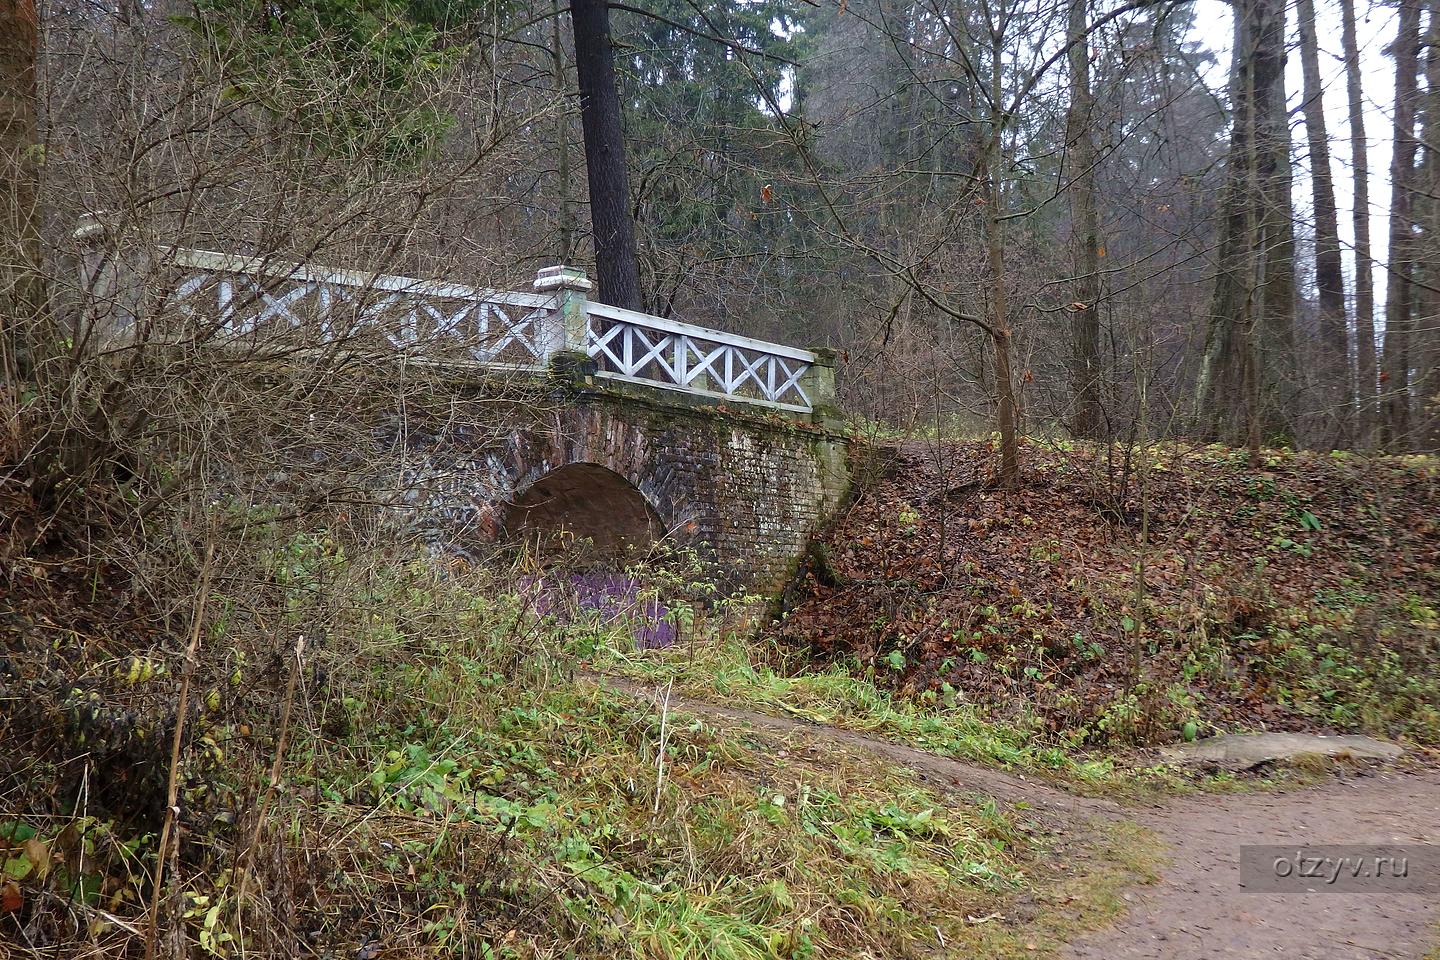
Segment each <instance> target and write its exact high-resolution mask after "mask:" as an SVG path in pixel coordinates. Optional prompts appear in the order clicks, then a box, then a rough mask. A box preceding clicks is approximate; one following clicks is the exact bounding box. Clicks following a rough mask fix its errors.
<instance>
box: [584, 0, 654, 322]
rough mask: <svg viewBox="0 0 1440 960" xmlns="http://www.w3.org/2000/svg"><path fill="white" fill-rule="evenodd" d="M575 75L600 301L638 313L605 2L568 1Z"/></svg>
mask: <svg viewBox="0 0 1440 960" xmlns="http://www.w3.org/2000/svg"><path fill="white" fill-rule="evenodd" d="M570 18H571V23H572V25H573V28H574V34H575V75H576V80H577V85H578V86H579V90H580V126H581V129H582V130H583V131H584V135H585V172H586V177H587V179H588V180H589V183H590V224H591V229H592V231H593V233H594V237H595V271H596V273H597V274H598V278H599V281H600V291H599V297H598V298H599V299H600V300H601V301H603V302H604V303H608V304H610V305H612V306H616V307H624V308H626V309H627V310H641V309H643V308H644V300H643V298H642V297H641V295H640V262H639V258H638V255H637V253H636V249H635V221H634V218H633V217H632V216H631V213H630V175H629V171H628V169H627V167H626V163H625V133H624V129H623V127H622V124H621V116H620V88H619V85H618V83H617V82H616V79H615V50H614V47H613V46H612V44H611V40H610V4H609V3H608V2H607V0H572V2H571V4H570Z"/></svg>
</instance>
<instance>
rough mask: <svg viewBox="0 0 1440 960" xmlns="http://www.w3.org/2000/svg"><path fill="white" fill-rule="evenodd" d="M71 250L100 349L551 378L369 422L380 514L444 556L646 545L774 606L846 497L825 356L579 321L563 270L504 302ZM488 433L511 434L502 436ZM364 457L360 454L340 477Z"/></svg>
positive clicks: (135, 250) (223, 262)
mask: <svg viewBox="0 0 1440 960" xmlns="http://www.w3.org/2000/svg"><path fill="white" fill-rule="evenodd" d="M77 239H81V240H85V241H89V243H88V244H87V247H88V249H87V251H86V252H87V256H86V259H85V276H84V278H83V282H84V291H85V297H86V305H85V309H86V311H87V313H88V314H89V315H90V318H91V320H92V323H93V328H92V329H93V330H94V333H95V334H96V339H97V340H105V341H113V340H122V341H123V340H133V341H134V342H136V343H152V342H153V343H157V344H168V343H171V342H177V343H181V342H183V343H186V344H207V345H214V346H217V347H221V348H225V347H228V346H234V347H236V348H239V349H242V350H246V351H252V353H251V356H256V357H258V358H259V359H262V360H263V359H264V358H266V357H274V358H277V359H278V360H282V361H283V359H284V358H286V357H288V356H291V355H293V354H294V353H296V352H297V351H304V350H309V349H310V348H313V347H317V346H320V345H326V346H327V348H328V349H327V356H328V354H329V353H331V352H333V353H334V354H337V355H344V356H348V357H351V358H359V359H360V360H362V361H369V360H370V359H371V358H372V357H373V358H377V359H378V358H382V357H400V358H405V362H406V363H407V364H408V363H412V362H418V361H419V360H421V359H423V360H425V361H426V362H435V363H438V364H443V365H444V366H445V367H447V368H449V367H451V366H459V367H460V374H461V376H460V379H461V380H462V381H464V379H465V378H466V376H467V375H468V372H469V371H471V370H474V371H493V370H497V369H498V370H517V371H521V372H522V373H523V374H528V375H532V376H543V377H545V378H546V380H545V381H544V383H545V385H546V386H547V388H548V389H547V390H546V391H545V397H544V399H545V400H546V401H554V402H535V401H536V400H537V399H540V398H537V397H536V396H534V395H533V394H534V393H535V391H520V392H519V393H520V396H518V397H512V398H511V400H510V401H507V403H508V405H507V406H505V407H504V409H503V411H497V409H496V408H494V407H491V406H488V405H486V409H485V410H484V412H483V415H480V416H476V415H474V414H467V413H465V412H464V411H466V410H473V409H474V408H473V407H472V406H471V405H468V404H458V405H457V404H452V403H448V402H445V401H446V399H447V398H445V397H436V398H430V397H429V396H428V394H427V396H424V397H416V398H414V399H413V402H407V406H406V409H405V411H404V416H403V418H401V417H400V416H398V415H395V416H392V415H391V414H390V413H388V412H386V411H385V410H383V409H382V410H380V411H378V412H376V411H372V412H371V418H372V421H371V424H370V426H371V431H372V436H373V437H374V440H375V451H374V452H376V453H380V454H382V456H381V457H379V458H378V459H377V462H383V464H384V465H383V467H380V468H378V469H377V473H376V478H375V483H374V490H375V494H376V496H375V500H376V502H377V503H380V504H388V505H391V506H394V507H395V508H397V509H396V510H395V515H396V516H397V517H398V518H399V522H400V523H401V525H402V527H404V528H406V529H409V530H411V531H412V532H416V533H419V534H420V535H421V536H422V537H423V538H424V539H425V540H427V541H429V542H432V543H433V544H435V545H436V546H437V548H440V549H444V550H454V551H461V552H467V553H468V552H471V551H474V552H476V553H482V552H483V551H485V550H487V549H490V548H491V546H492V545H494V544H496V543H497V542H509V541H514V540H518V539H524V540H526V541H527V542H528V541H529V540H530V539H531V537H532V536H534V537H535V538H536V542H540V540H541V539H543V538H545V537H547V536H549V535H552V534H553V535H555V536H557V537H560V538H562V539H563V538H564V537H570V538H571V539H575V538H581V539H589V540H591V541H592V542H594V543H595V544H606V543H610V542H612V541H613V542H616V543H618V542H622V541H626V540H634V541H638V542H640V543H641V544H642V545H643V543H644V538H646V537H653V538H655V539H657V540H664V541H666V542H668V543H673V544H676V545H678V546H682V547H685V548H693V549H695V550H696V551H697V553H699V554H701V555H704V556H708V557H710V558H712V559H713V560H715V561H716V562H717V564H718V567H717V570H718V571H719V572H718V573H717V582H720V583H722V584H726V585H729V586H733V587H737V588H739V587H743V588H745V589H748V590H751V591H759V592H763V593H771V592H774V591H778V590H779V589H780V588H781V587H782V586H783V585H784V583H785V582H786V580H787V578H788V577H789V575H790V573H791V571H792V570H793V569H794V566H795V564H796V563H797V562H798V560H799V558H800V557H801V556H802V554H803V552H804V548H805V542H806V538H807V537H808V536H809V534H810V533H811V531H813V530H814V529H815V528H816V527H817V526H818V525H819V524H820V523H822V522H824V520H825V518H826V517H828V516H829V515H830V514H831V513H832V512H833V511H834V510H835V509H836V508H837V507H838V505H839V504H840V503H841V502H842V500H843V498H844V496H845V491H846V489H847V487H848V484H849V464H848V454H849V444H848V440H847V437H846V436H845V432H844V431H843V430H842V429H839V426H840V425H839V424H838V422H837V421H836V419H835V413H836V411H835V410H834V407H833V403H834V399H833V398H834V379H833V378H834V369H833V362H834V361H833V354H831V353H830V352H828V351H811V350H802V349H798V348H795V347H789V346H785V345H783V344H777V343H767V342H765V341H761V340H756V339H752V338H750V337H743V336H739V335H736V334H730V333H725V332H723V331H719V330H712V329H709V328H706V327H701V326H696V325H694V324H689V323H683V322H680V321H676V320H669V319H666V318H663V317H655V316H650V315H648V314H643V313H635V312H632V311H628V310H619V309H616V308H614V307H610V306H607V305H604V304H600V303H595V302H592V301H591V300H590V299H589V296H588V294H589V290H590V283H589V281H588V280H587V279H586V277H585V275H584V273H583V272H582V271H580V270H577V269H575V268H571V267H555V268H550V269H547V270H542V271H541V272H540V274H539V275H538V276H537V278H536V282H535V290H534V291H533V292H531V291H527V292H507V291H497V290H487V289H482V288H476V287H470V286H465V285H462V284H455V283H448V282H443V281H431V280H419V279H415V278H411V277H403V276H392V275H388V274H378V273H365V272H359V271H349V270H335V269H330V268H325V267H320V266H316V265H314V264H304V263H288V262H283V261H279V260H275V259H273V258H269V257H264V258H260V257H244V256H234V255H228V254H222V253H214V252H210V251H203V250H191V249H179V248H163V249H159V250H156V249H154V248H149V247H141V246H140V245H138V244H135V245H130V246H124V245H117V244H114V243H106V242H103V241H104V240H105V235H104V231H103V229H101V228H99V226H98V224H94V223H92V224H90V225H88V226H86V227H82V230H81V231H77ZM102 248H103V249H102ZM172 338H173V341H172ZM411 358H415V359H414V360H412V359H411ZM447 379H448V378H447ZM480 379H481V378H479V377H477V378H476V380H477V381H478V380H480ZM460 386H461V392H462V393H464V394H466V395H473V394H474V393H476V392H479V393H484V392H485V391H486V390H488V387H489V385H488V384H487V383H474V384H471V383H464V382H462V383H461V384H460ZM474 387H478V391H477V390H476V389H472V388H474ZM501 393H502V395H503V391H501ZM429 399H434V400H437V401H438V402H437V403H436V404H434V405H433V406H427V400H429ZM497 414H498V415H500V416H505V417H507V418H508V419H509V420H510V421H511V422H510V423H509V425H508V426H507V428H506V429H504V430H503V431H496V430H495V429H493V426H494V418H495V417H496V416H497ZM402 419H403V424H402ZM318 452H319V451H317V453H318ZM385 454H389V455H393V459H392V458H391V457H389V456H384V455H385ZM371 455H372V451H367V450H363V449H362V450H359V451H356V453H355V457H356V461H357V463H362V464H363V463H369V461H370V460H371V458H372V456H371ZM300 472H303V471H300ZM396 477H399V478H400V483H399V487H398V489H397V487H396ZM358 482H360V483H361V484H362V485H363V484H364V483H365V482H366V481H364V480H363V479H362V480H360V481H358ZM387 498H388V499H387Z"/></svg>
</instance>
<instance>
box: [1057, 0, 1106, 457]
mask: <svg viewBox="0 0 1440 960" xmlns="http://www.w3.org/2000/svg"><path fill="white" fill-rule="evenodd" d="M1088 12H1089V6H1088V3H1087V0H1070V22H1069V30H1068V33H1069V37H1068V40H1069V43H1070V52H1069V57H1070V105H1069V109H1068V110H1067V111H1066V115H1065V126H1066V133H1065V139H1066V140H1067V141H1068V144H1069V146H1068V148H1067V154H1068V161H1067V162H1068V163H1069V164H1070V165H1071V169H1072V170H1073V173H1072V174H1071V176H1070V250H1071V262H1072V269H1073V270H1074V273H1075V286H1074V298H1073V299H1074V302H1073V304H1072V305H1071V311H1072V312H1071V316H1070V364H1071V366H1070V393H1071V397H1072V403H1073V411H1072V415H1071V424H1070V429H1071V432H1072V433H1074V434H1075V435H1076V436H1079V437H1089V438H1091V439H1094V438H1096V437H1097V436H1099V434H1100V428H1101V422H1102V418H1103V413H1104V412H1103V410H1102V409H1101V406H1100V304H1099V301H1100V217H1099V214H1098V213H1097V211H1096V206H1095V166H1096V164H1097V162H1098V151H1097V150H1096V149H1095V133H1094V129H1093V126H1092V125H1093V124H1094V120H1095V118H1094V112H1095V110H1094V107H1095V100H1094V97H1093V96H1092V95H1091V91H1090V43H1089V17H1088Z"/></svg>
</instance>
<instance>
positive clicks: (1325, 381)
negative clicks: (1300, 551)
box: [1296, 0, 1351, 445]
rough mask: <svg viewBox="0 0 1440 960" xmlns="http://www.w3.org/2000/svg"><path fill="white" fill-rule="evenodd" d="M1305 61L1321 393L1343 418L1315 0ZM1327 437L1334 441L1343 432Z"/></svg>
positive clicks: (1306, 24)
mask: <svg viewBox="0 0 1440 960" xmlns="http://www.w3.org/2000/svg"><path fill="white" fill-rule="evenodd" d="M1296 11H1297V14H1296V15H1297V17H1298V19H1299V21H1300V22H1299V27H1300V64H1301V70H1302V73H1303V74H1304V80H1305V132H1306V134H1307V136H1308V138H1309V141H1310V184H1311V189H1312V191H1313V193H1314V203H1315V286H1316V288H1317V289H1318V293H1319V297H1320V363H1319V369H1318V370H1317V374H1318V376H1317V379H1318V380H1319V384H1320V391H1319V395H1320V397H1321V398H1322V400H1323V402H1324V404H1325V407H1326V411H1325V413H1326V419H1327V421H1329V422H1331V423H1343V422H1345V421H1346V420H1347V419H1348V416H1347V411H1348V409H1349V405H1350V403H1351V397H1350V387H1349V381H1350V376H1349V370H1350V347H1349V338H1348V337H1347V336H1346V323H1345V269H1344V265H1343V263H1342V261H1341V255H1340V225H1339V217H1338V214H1337V212H1336V209H1335V181H1334V179H1333V178H1332V176H1331V172H1330V134H1329V132H1328V131H1327V130H1326V128H1325V99H1324V86H1323V84H1322V83H1321V80H1320V45H1319V42H1318V41H1317V39H1316V35H1315V0H1298V6H1297V7H1296ZM1329 433H1330V435H1329V436H1328V437H1326V438H1325V439H1326V440H1327V441H1328V442H1329V443H1330V444H1331V445H1333V444H1334V442H1335V441H1336V440H1338V439H1339V436H1338V433H1339V432H1338V431H1336V430H1331V431H1329Z"/></svg>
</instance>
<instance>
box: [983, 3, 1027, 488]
mask: <svg viewBox="0 0 1440 960" xmlns="http://www.w3.org/2000/svg"><path fill="white" fill-rule="evenodd" d="M990 2H991V0H986V3H985V4H984V6H983V7H982V9H983V11H984V13H985V15H986V27H987V30H988V32H989V34H990V124H989V127H990V129H989V137H988V141H987V149H986V157H985V174H986V180H987V182H988V184H989V188H990V195H989V197H988V198H987V199H988V201H989V204H988V206H989V208H990V209H989V210H988V211H987V213H988V216H987V217H986V218H985V246H986V259H987V261H988V264H989V267H990V342H991V344H992V346H993V347H994V349H995V400H996V414H997V417H998V419H999V421H1000V424H999V426H1000V484H1001V485H1002V486H1004V487H1007V488H1008V487H1016V486H1019V485H1020V438H1019V419H1020V418H1019V410H1018V408H1017V405H1016V402H1015V374H1014V371H1013V370H1011V369H1010V360H1011V357H1010V349H1011V341H1012V339H1013V338H1012V336H1011V330H1010V313H1009V304H1008V289H1007V286H1006V285H1007V283H1008V282H1009V277H1007V276H1006V274H1005V221H1004V219H1002V218H1003V215H1004V204H1005V184H1004V174H1005V123H1006V117H1005V114H1004V112H1003V111H1004V106H1003V104H1004V103H1005V100H1004V97H1005V87H1004V74H1003V71H1004V56H1003V54H1004V52H1005V36H1004V33H1003V30H1004V24H1005V23H1006V22H1007V20H1008V16H1007V14H1008V11H1006V10H1004V9H1003V6H1004V4H1003V0H1002V3H1001V6H1002V9H1001V10H1000V11H999V14H1000V15H999V16H994V15H992V13H991V10H990Z"/></svg>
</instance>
